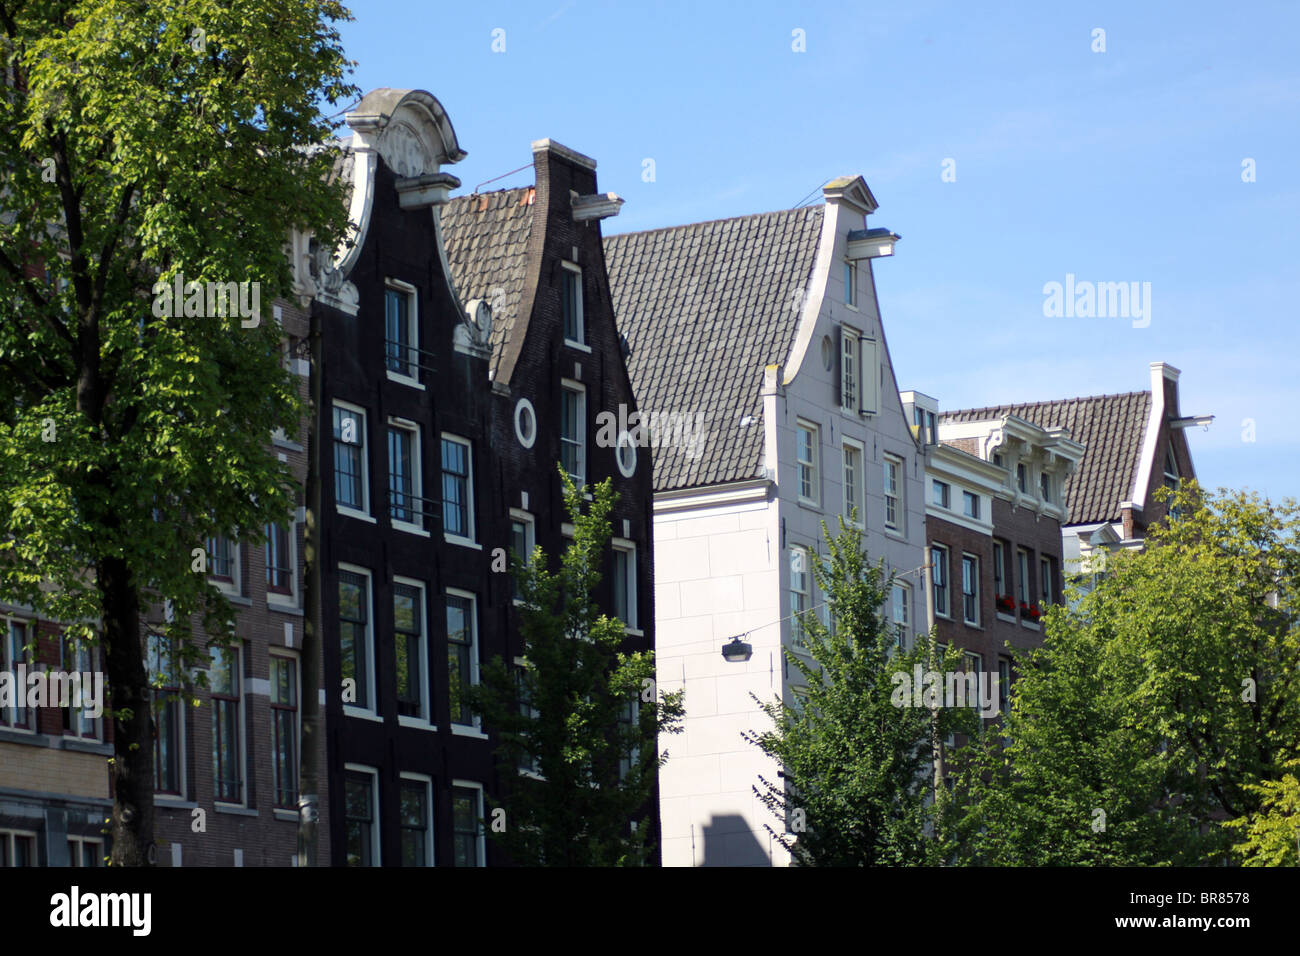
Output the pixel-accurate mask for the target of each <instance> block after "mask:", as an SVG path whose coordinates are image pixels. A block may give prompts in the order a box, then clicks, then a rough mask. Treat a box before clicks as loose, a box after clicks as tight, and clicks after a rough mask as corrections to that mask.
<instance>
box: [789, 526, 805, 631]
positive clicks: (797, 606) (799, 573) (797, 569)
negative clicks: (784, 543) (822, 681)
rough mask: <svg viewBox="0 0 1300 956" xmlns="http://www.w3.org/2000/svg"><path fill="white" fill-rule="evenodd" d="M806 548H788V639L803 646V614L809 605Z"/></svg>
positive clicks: (796, 546)
mask: <svg viewBox="0 0 1300 956" xmlns="http://www.w3.org/2000/svg"><path fill="white" fill-rule="evenodd" d="M808 579H809V567H808V549H807V548H803V547H800V546H798V545H795V546H794V547H792V548H790V639H791V641H792V642H793V643H794V645H795V646H796V647H803V646H804V624H803V615H804V612H805V611H807V610H808V607H809V600H808V597H809V583H808Z"/></svg>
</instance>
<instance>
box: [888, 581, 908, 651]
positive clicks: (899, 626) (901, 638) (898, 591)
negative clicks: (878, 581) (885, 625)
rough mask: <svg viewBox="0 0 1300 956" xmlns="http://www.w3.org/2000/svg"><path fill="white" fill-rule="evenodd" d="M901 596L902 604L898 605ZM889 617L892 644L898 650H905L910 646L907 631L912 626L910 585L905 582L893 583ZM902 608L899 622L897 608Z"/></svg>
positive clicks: (890, 594) (890, 593)
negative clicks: (892, 631) (891, 628)
mask: <svg viewBox="0 0 1300 956" xmlns="http://www.w3.org/2000/svg"><path fill="white" fill-rule="evenodd" d="M900 595H902V598H903V600H902V603H901V605H900V603H899V600H898V598H899V596H900ZM889 600H890V604H889V616H890V619H891V620H892V621H893V622H894V643H895V644H896V645H897V646H898V648H899V649H900V650H907V649H908V648H909V647H911V646H912V637H911V635H910V634H908V633H907V632H908V630H909V629H910V628H911V626H912V585H911V584H909V583H908V582H907V581H895V582H894V585H893V587H892V588H890V592H889ZM900 606H901V607H902V612H903V613H902V615H901V617H902V620H899V617H900V615H899V613H898V612H899V607H900Z"/></svg>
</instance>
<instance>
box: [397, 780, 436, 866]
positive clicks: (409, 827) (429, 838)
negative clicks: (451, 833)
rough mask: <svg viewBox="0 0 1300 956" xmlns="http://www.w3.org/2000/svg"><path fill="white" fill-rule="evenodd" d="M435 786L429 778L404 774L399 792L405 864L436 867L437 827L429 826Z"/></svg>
mask: <svg viewBox="0 0 1300 956" xmlns="http://www.w3.org/2000/svg"><path fill="white" fill-rule="evenodd" d="M431 789H432V786H431V781H430V780H429V779H428V778H425V777H417V776H415V775H414V774H402V777H401V788H400V790H399V794H398V797H399V801H400V806H399V808H398V820H399V822H400V824H401V830H402V833H401V849H402V866H433V827H431V826H430V825H429V807H430V804H431V802H432V801H431V800H430V793H429V791H430V790H431Z"/></svg>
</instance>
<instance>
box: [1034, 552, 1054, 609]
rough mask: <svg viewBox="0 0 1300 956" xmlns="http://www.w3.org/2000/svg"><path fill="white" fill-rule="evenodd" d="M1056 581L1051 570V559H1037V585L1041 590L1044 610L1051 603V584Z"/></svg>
mask: <svg viewBox="0 0 1300 956" xmlns="http://www.w3.org/2000/svg"><path fill="white" fill-rule="evenodd" d="M1055 580H1056V575H1055V574H1054V573H1053V570H1052V559H1051V558H1048V557H1040V558H1039V559H1038V584H1039V587H1041V588H1042V590H1043V601H1042V603H1043V606H1044V608H1046V606H1047V605H1048V604H1051V603H1052V582H1053V581H1055Z"/></svg>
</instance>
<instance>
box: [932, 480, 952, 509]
mask: <svg viewBox="0 0 1300 956" xmlns="http://www.w3.org/2000/svg"><path fill="white" fill-rule="evenodd" d="M951 492H952V489H951V488H950V487H949V486H948V483H947V482H946V481H939V480H938V479H931V481H930V503H931V504H934V505H938V506H939V507H940V508H948V507H951V500H952V499H951Z"/></svg>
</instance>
